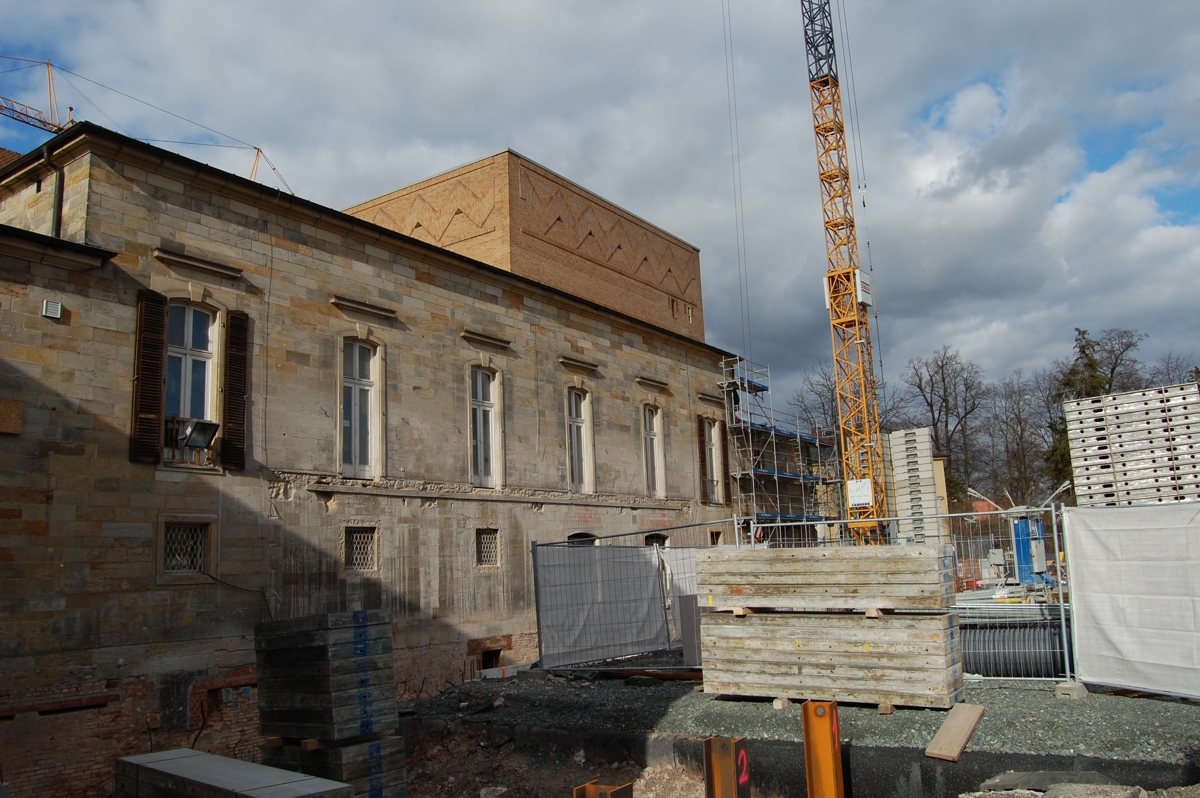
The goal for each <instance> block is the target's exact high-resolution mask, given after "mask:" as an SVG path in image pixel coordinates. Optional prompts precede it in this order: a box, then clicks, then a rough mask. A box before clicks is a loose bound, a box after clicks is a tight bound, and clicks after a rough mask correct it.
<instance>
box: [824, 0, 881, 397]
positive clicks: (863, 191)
mask: <svg viewBox="0 0 1200 798" xmlns="http://www.w3.org/2000/svg"><path fill="white" fill-rule="evenodd" d="M834 5H835V6H836V8H837V10H838V15H837V16H838V34H839V38H840V39H841V49H840V50H839V51H838V52H839V53H845V54H846V74H847V77H849V79H850V81H849V82H850V86H849V89H850V92H849V93H850V107H849V109H848V110H849V112H850V113H849V114H848V116H849V121H850V146H851V149H852V150H853V151H854V166H855V171H856V172H857V173H858V191H859V196H860V198H861V204H862V208H863V212H862V214H861V217H860V218H861V219H862V222H863V224H862V229H863V241H864V242H865V243H866V245H867V273H868V274H870V275H871V292H872V300H873V301H872V305H871V312H872V314H873V315H874V317H875V324H874V328H875V329H874V338H875V344H876V345H875V346H873V347H872V351H873V354H874V356H875V358H876V359H877V360H878V361H879V373H878V375H877V376H876V380H877V381H878V379H879V378H880V377H881V376H882V374H883V336H882V331H881V330H880V329H879V294H878V293H877V292H876V291H875V262H874V259H873V258H872V257H871V236H870V226H869V225H868V224H867V213H866V208H867V161H866V157H865V156H864V154H863V143H862V118H861V116H860V115H859V111H858V89H857V86H856V84H855V81H854V55H853V53H852V51H851V50H850V29H849V27H848V24H847V21H846V0H835V3H834Z"/></svg>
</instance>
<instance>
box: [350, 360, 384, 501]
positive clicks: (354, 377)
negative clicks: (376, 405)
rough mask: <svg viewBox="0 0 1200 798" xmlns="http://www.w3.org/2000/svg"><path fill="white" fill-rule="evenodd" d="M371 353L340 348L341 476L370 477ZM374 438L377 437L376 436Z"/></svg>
mask: <svg viewBox="0 0 1200 798" xmlns="http://www.w3.org/2000/svg"><path fill="white" fill-rule="evenodd" d="M374 362H375V350H374V348H372V347H371V346H369V345H367V344H364V343H362V342H361V341H346V342H345V343H344V344H343V345H342V476H344V477H357V478H359V479H369V478H370V477H371V475H372V474H371V434H372V430H371V426H372V425H371V416H372V402H373V400H374V396H375V375H374V373H373V369H372V365H373V364H374ZM376 434H378V433H376Z"/></svg>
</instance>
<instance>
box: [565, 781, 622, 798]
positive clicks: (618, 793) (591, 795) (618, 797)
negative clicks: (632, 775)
mask: <svg viewBox="0 0 1200 798" xmlns="http://www.w3.org/2000/svg"><path fill="white" fill-rule="evenodd" d="M571 798H633V784H622V785H621V786H620V787H606V786H604V785H603V784H601V783H600V782H599V781H589V782H588V783H587V784H580V785H579V786H578V787H576V788H575V792H574V793H572V796H571Z"/></svg>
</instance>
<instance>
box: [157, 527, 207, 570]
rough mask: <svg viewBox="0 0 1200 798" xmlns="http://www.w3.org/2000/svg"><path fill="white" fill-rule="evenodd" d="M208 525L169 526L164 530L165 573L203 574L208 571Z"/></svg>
mask: <svg viewBox="0 0 1200 798" xmlns="http://www.w3.org/2000/svg"><path fill="white" fill-rule="evenodd" d="M207 551H208V524H167V525H166V528H165V529H164V530H163V573H164V574H202V573H204V572H205V571H206V570H207V565H208V563H207V562H206V559H207V557H206V556H205V555H206V553H207Z"/></svg>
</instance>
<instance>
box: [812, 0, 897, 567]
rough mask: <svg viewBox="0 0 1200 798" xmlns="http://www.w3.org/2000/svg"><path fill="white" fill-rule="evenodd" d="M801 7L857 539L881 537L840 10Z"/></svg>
mask: <svg viewBox="0 0 1200 798" xmlns="http://www.w3.org/2000/svg"><path fill="white" fill-rule="evenodd" d="M801 7H802V9H803V13H804V45H805V50H806V51H807V53H808V81H809V90H810V94H811V98H812V110H813V131H814V132H815V134H816V144H817V169H818V173H819V175H820V182H821V210H822V213H823V216H824V221H825V251H826V254H827V255H828V269H827V271H826V273H825V301H826V303H827V304H828V306H829V327H830V332H831V336H832V339H833V365H834V372H835V374H836V378H837V407H838V425H839V437H840V442H841V446H842V478H843V479H844V480H845V491H846V512H847V517H848V518H849V519H850V529H851V532H852V534H853V535H854V538H855V540H856V541H857V542H859V543H877V542H879V541H880V530H879V526H878V523H877V522H876V521H875V519H879V518H886V517H887V515H888V512H887V495H886V493H885V490H884V482H883V452H882V441H881V439H880V438H881V436H880V429H879V402H878V398H877V397H876V395H875V370H874V366H873V360H872V354H871V321H870V316H869V314H868V307H869V306H870V305H872V304H874V299H873V295H872V287H871V284H870V280H869V276H868V275H866V274H864V273H863V272H862V270H861V269H860V268H859V259H858V239H857V237H856V235H855V229H854V200H853V197H852V196H851V192H850V161H849V156H848V154H847V152H846V130H845V125H844V124H843V117H842V94H841V88H840V86H839V85H838V75H837V60H836V58H835V54H834V48H833V43H834V31H833V16H832V13H831V11H830V7H829V0H801Z"/></svg>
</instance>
